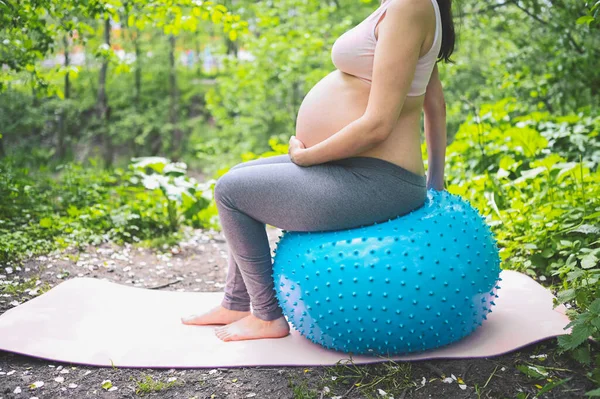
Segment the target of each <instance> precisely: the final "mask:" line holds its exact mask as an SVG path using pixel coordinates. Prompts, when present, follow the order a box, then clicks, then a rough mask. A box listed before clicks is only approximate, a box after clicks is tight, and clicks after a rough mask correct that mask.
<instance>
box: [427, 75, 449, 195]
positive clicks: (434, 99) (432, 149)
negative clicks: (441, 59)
mask: <svg viewBox="0 0 600 399" xmlns="http://www.w3.org/2000/svg"><path fill="white" fill-rule="evenodd" d="M423 111H424V112H425V120H424V122H425V140H426V143H427V188H428V189H429V188H433V189H435V190H438V191H439V190H443V189H444V165H445V163H446V101H445V100H444V92H443V91H442V82H440V76H439V73H438V67H437V64H435V66H434V68H433V72H432V74H431V78H430V79H429V83H428V84H427V91H426V92H425V99H424V102H423Z"/></svg>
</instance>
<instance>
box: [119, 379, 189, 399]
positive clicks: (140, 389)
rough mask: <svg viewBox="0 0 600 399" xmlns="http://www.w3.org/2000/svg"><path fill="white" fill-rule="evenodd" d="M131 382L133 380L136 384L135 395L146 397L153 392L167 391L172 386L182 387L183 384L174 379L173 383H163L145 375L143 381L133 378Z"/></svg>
mask: <svg viewBox="0 0 600 399" xmlns="http://www.w3.org/2000/svg"><path fill="white" fill-rule="evenodd" d="M129 380H130V381H131V380H133V381H134V382H135V384H136V389H135V393H136V395H140V396H144V395H146V394H149V393H153V392H161V391H164V390H165V389H169V388H171V387H172V386H176V385H182V384H183V382H179V381H177V379H174V380H172V381H168V382H163V381H160V380H154V378H152V376H151V375H148V374H143V375H142V378H141V379H139V380H138V379H135V378H133V377H129Z"/></svg>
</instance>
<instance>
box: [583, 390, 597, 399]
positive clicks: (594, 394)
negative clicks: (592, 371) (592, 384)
mask: <svg viewBox="0 0 600 399" xmlns="http://www.w3.org/2000/svg"><path fill="white" fill-rule="evenodd" d="M585 396H590V397H594V398H597V397H600V388H597V389H594V390H591V391H588V392H586V393H585Z"/></svg>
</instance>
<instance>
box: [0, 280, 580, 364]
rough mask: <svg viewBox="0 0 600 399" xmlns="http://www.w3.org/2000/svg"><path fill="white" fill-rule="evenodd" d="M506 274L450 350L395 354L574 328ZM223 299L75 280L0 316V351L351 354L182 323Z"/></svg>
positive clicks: (229, 360) (294, 335)
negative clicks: (477, 321)
mask: <svg viewBox="0 0 600 399" xmlns="http://www.w3.org/2000/svg"><path fill="white" fill-rule="evenodd" d="M501 277H502V289H501V290H500V291H499V293H498V295H499V298H497V300H496V301H495V302H496V306H495V307H494V308H493V311H492V313H490V314H489V315H488V319H487V320H485V321H484V322H483V325H482V326H481V327H479V328H478V329H477V330H475V332H474V333H473V334H471V335H470V336H468V337H466V338H465V339H463V340H461V341H459V342H455V343H454V344H452V345H449V346H446V347H444V348H439V349H434V350H429V351H426V352H421V353H417V354H411V355H407V356H398V357H393V358H392V359H394V360H419V359H435V358H470V357H488V356H494V355H500V354H503V353H506V352H510V351H513V350H515V349H518V348H520V347H523V346H525V345H528V344H531V343H534V342H537V341H540V340H543V339H546V338H550V337H554V336H557V335H561V334H566V333H569V332H570V329H568V330H563V328H564V327H565V326H566V325H567V324H568V323H569V319H568V317H567V316H565V315H564V310H565V308H564V306H562V305H561V306H559V307H557V308H556V309H554V310H553V309H552V297H553V296H552V293H551V292H550V291H548V290H547V289H546V288H544V287H542V286H541V285H540V284H538V283H537V282H535V281H534V280H533V279H532V278H530V277H529V276H527V275H525V274H522V273H518V272H515V271H510V270H504V271H502V273H501ZM222 297H223V294H222V293H216V292H212V293H210V292H204V293H202V292H201V293H198V292H173V291H155V290H150V289H145V288H136V287H130V286H126V285H121V284H117V283H112V282H109V281H105V280H99V279H94V278H74V279H71V280H67V281H65V282H63V283H61V284H59V285H58V286H56V287H54V288H52V289H51V290H50V291H48V292H46V293H44V294H42V295H40V296H39V297H36V298H33V299H31V300H30V301H28V302H26V303H23V304H22V305H19V306H17V307H15V308H13V309H10V310H8V311H7V312H6V313H4V314H3V315H2V316H0V349H1V350H5V351H9V352H14V353H19V354H24V355H29V356H35V357H39V358H43V359H48V360H55V361H63V362H70V363H78V364H86V365H94V366H111V365H114V366H116V367H144V368H192V367H193V368H196V367H210V368H215V367H240V366H324V365H334V364H335V363H336V362H338V361H339V360H344V359H349V355H347V354H345V353H342V352H336V351H333V350H329V349H325V348H323V347H321V346H319V345H317V344H314V343H312V342H310V341H309V340H308V339H306V338H304V337H302V336H301V335H300V334H299V333H298V332H297V331H296V330H294V329H292V332H291V334H290V335H288V336H287V337H285V338H279V339H261V340H250V341H237V342H223V341H221V340H219V339H218V338H217V337H216V336H215V335H214V328H215V326H187V325H184V324H182V323H181V322H180V317H181V316H183V315H188V314H192V313H198V312H200V311H203V310H204V309H206V310H208V309H210V308H212V307H214V306H216V305H217V304H219V303H220V301H221V298H222ZM352 360H353V361H354V363H355V364H364V363H375V362H381V361H384V360H385V359H383V358H378V357H368V356H355V357H353V358H352Z"/></svg>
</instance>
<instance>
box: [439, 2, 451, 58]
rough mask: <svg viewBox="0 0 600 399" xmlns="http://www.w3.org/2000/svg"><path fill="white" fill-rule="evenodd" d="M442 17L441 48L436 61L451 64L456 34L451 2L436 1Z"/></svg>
mask: <svg viewBox="0 0 600 399" xmlns="http://www.w3.org/2000/svg"><path fill="white" fill-rule="evenodd" d="M436 1H437V3H438V6H439V9H440V14H441V16H442V47H441V48H440V53H439V54H438V61H441V60H444V61H445V62H447V63H448V62H453V61H452V60H450V55H451V54H452V53H453V52H454V43H455V42H456V34H455V33H454V21H453V20H452V0H436Z"/></svg>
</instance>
